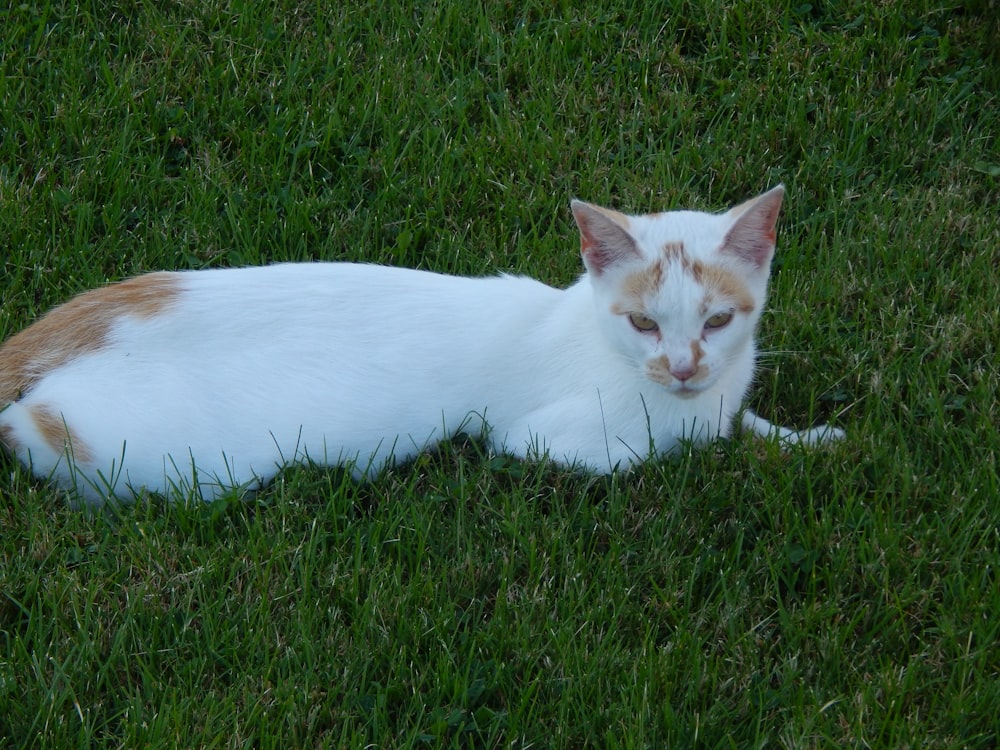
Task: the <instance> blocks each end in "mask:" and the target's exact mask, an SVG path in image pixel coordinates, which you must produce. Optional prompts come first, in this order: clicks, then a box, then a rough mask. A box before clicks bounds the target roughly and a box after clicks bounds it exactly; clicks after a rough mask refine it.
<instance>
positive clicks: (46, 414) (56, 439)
mask: <svg viewBox="0 0 1000 750" xmlns="http://www.w3.org/2000/svg"><path fill="white" fill-rule="evenodd" d="M30 414H31V419H32V421H33V422H34V423H35V427H37V428H38V431H39V432H40V433H41V434H42V439H43V440H44V441H45V442H46V443H48V445H49V447H50V448H52V450H54V451H56V452H57V453H66V455H67V456H69V457H70V458H72V459H73V460H74V461H77V462H86V461H89V460H90V455H91V452H90V449H88V448H87V446H86V445H85V444H84V443H83V441H82V440H80V439H79V438H78V437H77V436H76V435H75V434H74V433H73V431H72V430H71V429H70V428H69V426H68V425H67V424H66V420H64V419H63V417H62V415H61V414H59V413H58V412H56V411H53V410H52V409H50V408H49V407H47V406H44V405H41V404H36V405H34V406H32V407H31V409H30Z"/></svg>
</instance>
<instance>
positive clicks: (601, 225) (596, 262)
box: [572, 201, 640, 275]
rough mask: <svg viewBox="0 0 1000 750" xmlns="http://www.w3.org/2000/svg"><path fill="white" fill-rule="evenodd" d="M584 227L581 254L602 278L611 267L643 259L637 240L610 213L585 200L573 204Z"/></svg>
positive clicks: (578, 224)
mask: <svg viewBox="0 0 1000 750" xmlns="http://www.w3.org/2000/svg"><path fill="white" fill-rule="evenodd" d="M572 207H573V216H574V218H575V219H576V225H577V226H578V227H579V228H580V254H581V255H582V256H583V262H584V263H585V264H586V266H587V269H588V270H589V271H591V272H592V273H594V274H595V275H600V274H601V273H603V272H604V271H606V270H607V269H608V268H610V267H611V266H614V265H616V264H618V263H621V262H623V261H626V260H635V259H636V258H638V257H639V255H640V254H639V248H637V247H636V245H635V240H633V239H632V237H631V235H629V233H628V232H626V231H625V229H623V228H622V227H621V226H620V225H619V224H618V223H616V222H615V221H614V220H613V219H612V218H611V217H610V216H609V215H608V214H607V213H605V212H604V211H603V210H602V209H600V208H598V207H597V206H592V205H590V204H589V203H584V202H583V201H573V204H572Z"/></svg>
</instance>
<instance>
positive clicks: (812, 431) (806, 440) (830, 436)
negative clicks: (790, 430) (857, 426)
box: [796, 424, 847, 445]
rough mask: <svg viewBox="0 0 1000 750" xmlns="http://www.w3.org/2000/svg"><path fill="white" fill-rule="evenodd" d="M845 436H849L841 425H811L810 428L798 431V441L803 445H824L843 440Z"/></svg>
mask: <svg viewBox="0 0 1000 750" xmlns="http://www.w3.org/2000/svg"><path fill="white" fill-rule="evenodd" d="M845 437H847V433H846V432H844V431H843V430H842V429H840V428H839V427H832V426H830V425H828V424H821V425H818V426H816V427H810V428H809V429H808V430H801V431H800V432H799V433H798V440H797V441H796V442H799V443H802V444H803V445H823V444H825V443H833V442H836V441H837V440H843V439H844V438H845Z"/></svg>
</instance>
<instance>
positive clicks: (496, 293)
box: [0, 263, 560, 405]
mask: <svg viewBox="0 0 1000 750" xmlns="http://www.w3.org/2000/svg"><path fill="white" fill-rule="evenodd" d="M559 293H560V292H559V291H558V290H556V289H553V288H551V287H548V286H546V285H544V284H542V283H540V282H538V281H535V280H533V279H529V278H523V277H509V276H503V277H500V276H497V277H483V278H469V277H459V276H449V275H444V274H438V273H432V272H429V271H421V270H415V269H407V268H396V267H390V266H379V265H370V264H360V263H285V264H275V265H270V266H257V267H247V268H237V269H210V270H202V271H178V272H156V273H150V274H145V275H142V276H137V277H134V278H131V279H127V280H125V281H122V282H118V283H115V284H111V285H109V286H106V287H103V288H100V289H94V290H91V291H88V292H85V293H83V294H81V295H79V296H77V297H75V298H73V299H71V300H70V301H68V302H66V303H64V304H63V305H61V306H59V307H56V308H55V309H53V310H52V311H51V312H49V313H48V314H47V315H45V316H44V317H42V318H41V319H39V320H38V321H36V322H35V323H34V324H32V325H31V326H29V327H27V328H26V329H24V330H22V331H21V332H20V333H18V334H17V335H15V336H13V337H12V338H10V339H9V340H8V341H7V342H5V343H4V344H3V345H2V347H0V405H2V404H5V403H9V402H11V401H15V400H17V399H18V398H20V397H21V395H23V394H24V393H25V392H27V391H28V390H30V389H31V388H32V387H33V386H35V385H36V384H37V383H38V381H40V380H42V379H44V378H46V377H47V376H50V375H53V374H54V373H56V372H57V371H58V370H60V369H66V368H69V367H71V366H74V365H78V364H80V363H83V362H87V363H89V364H90V365H91V367H92V369H94V371H95V372H98V371H99V370H98V369H95V368H100V367H102V366H103V367H108V368H111V367H114V368H115V370H116V372H127V371H129V370H132V371H135V372H140V371H141V370H142V367H143V365H145V366H146V367H148V368H150V369H155V368H156V367H163V366H165V365H169V366H170V367H171V368H172V370H177V369H178V367H179V365H182V364H183V365H185V366H188V367H197V368H199V369H200V370H201V371H202V372H203V374H204V375H205V376H206V377H210V376H211V373H212V366H213V363H222V362H225V363H227V364H228V365H229V367H230V369H231V368H232V364H233V362H242V363H243V364H244V366H245V367H251V366H255V365H256V366H258V367H261V368H265V367H268V365H269V366H270V367H269V368H268V369H273V370H276V371H280V370H282V369H285V368H287V367H288V366H289V365H290V364H296V363H298V364H301V363H303V362H307V361H309V362H313V363H314V364H315V365H316V366H318V367H323V366H327V364H328V363H329V361H330V360H331V359H336V360H343V359H344V358H346V357H351V356H355V357H358V356H361V355H362V354H371V353H376V354H377V352H378V351H379V349H380V348H381V349H385V348H386V347H387V346H390V345H392V344H393V343H394V342H408V343H409V344H410V345H412V344H414V343H417V342H419V343H420V344H421V345H422V346H423V347H425V348H426V349H427V350H431V351H433V350H435V349H437V350H441V351H442V352H443V351H445V350H451V351H452V352H455V351H458V350H461V348H462V347H463V346H473V345H475V343H476V342H480V341H483V340H489V339H490V338H491V337H494V338H495V337H497V336H502V335H503V332H504V331H505V330H508V329H509V330H515V329H517V328H518V327H519V326H520V325H521V320H522V319H528V318H530V317H531V316H532V315H537V314H539V311H540V309H541V308H543V307H545V306H546V305H549V304H551V303H552V302H553V301H554V300H555V299H556V295H558V294H559ZM256 375H257V376H261V375H262V371H261V370H258V371H257V372H256Z"/></svg>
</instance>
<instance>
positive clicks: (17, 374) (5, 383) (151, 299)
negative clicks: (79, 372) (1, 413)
mask: <svg viewBox="0 0 1000 750" xmlns="http://www.w3.org/2000/svg"><path fill="white" fill-rule="evenodd" d="M179 278H180V277H179V275H178V274H172V273H164V272H160V273H150V274H146V275H144V276H136V277H135V278H132V279H128V280H127V281H122V282H119V283H117V284H112V285H110V286H106V287H104V288H103V289H94V290H92V291H89V292H84V293H83V294H81V295H79V296H77V297H74V298H73V299H71V300H70V301H69V302H66V303H65V304H63V305H60V306H59V307H57V308H55V309H53V310H52V311H51V312H49V313H48V314H47V315H45V316H43V317H42V318H41V319H39V320H38V321H36V322H35V323H34V324H32V325H30V326H28V327H27V328H25V329H24V330H23V331H21V332H20V333H18V334H16V335H15V336H13V337H12V338H10V339H9V340H8V341H7V342H6V343H5V344H4V345H3V346H2V347H0V404H6V403H10V402H11V401H16V400H17V399H19V398H20V397H21V396H22V395H23V394H24V393H25V392H26V391H28V390H29V389H30V388H31V386H32V385H33V384H34V383H35V382H36V381H37V380H38V379H39V378H41V377H42V376H43V375H45V373H47V372H49V371H51V370H54V369H55V368H57V367H59V366H60V365H63V364H65V363H67V362H70V361H72V360H73V359H75V358H77V357H79V356H82V355H84V354H87V353H89V352H95V351H99V350H100V349H102V348H103V347H104V346H105V345H106V344H107V338H108V332H109V331H110V329H111V326H112V324H113V323H114V322H115V321H116V320H118V319H119V318H121V317H123V316H127V315H133V316H136V317H140V318H151V317H153V316H155V315H157V314H159V313H161V312H163V311H164V310H165V309H166V308H167V307H169V306H170V305H171V304H172V303H173V302H174V300H175V299H176V298H177V295H179V294H180V284H179V283H178V279H179ZM63 431H64V432H65V430H63Z"/></svg>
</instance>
